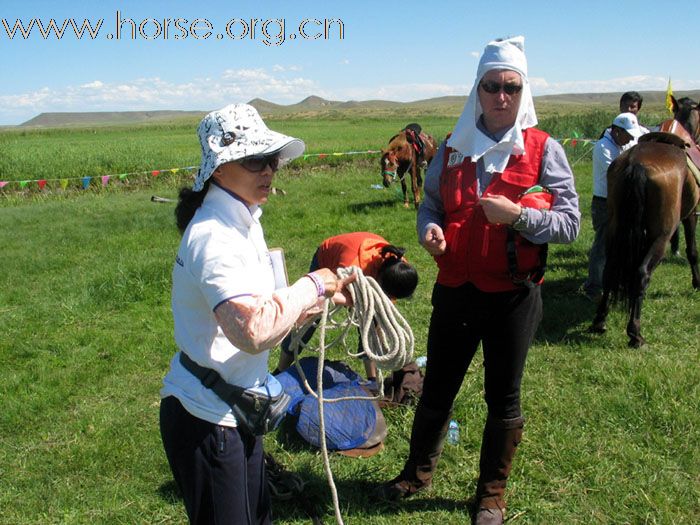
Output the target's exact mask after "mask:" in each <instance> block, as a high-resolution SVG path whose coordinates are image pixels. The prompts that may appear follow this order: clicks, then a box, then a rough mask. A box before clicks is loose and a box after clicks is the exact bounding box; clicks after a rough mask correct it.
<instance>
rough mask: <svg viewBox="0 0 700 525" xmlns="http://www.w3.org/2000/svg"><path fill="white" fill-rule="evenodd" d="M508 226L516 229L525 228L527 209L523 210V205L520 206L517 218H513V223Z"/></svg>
mask: <svg viewBox="0 0 700 525" xmlns="http://www.w3.org/2000/svg"><path fill="white" fill-rule="evenodd" d="M510 226H511V228H513V229H514V230H517V231H521V230H524V229H525V227H526V226H527V211H526V210H525V206H521V207H520V215H518V218H517V219H515V222H513V224H511V225H510Z"/></svg>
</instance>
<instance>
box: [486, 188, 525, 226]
mask: <svg viewBox="0 0 700 525" xmlns="http://www.w3.org/2000/svg"><path fill="white" fill-rule="evenodd" d="M479 205H480V206H481V208H482V209H483V210H484V214H486V219H488V221H489V222H490V223H491V224H507V225H511V224H513V223H514V222H515V221H516V220H517V218H518V217H519V216H520V210H521V206H520V205H519V204H516V203H514V202H513V201H512V200H510V199H509V198H508V197H505V196H503V195H484V196H483V197H481V199H479Z"/></svg>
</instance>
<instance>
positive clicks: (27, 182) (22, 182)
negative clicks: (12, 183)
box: [19, 180, 29, 189]
mask: <svg viewBox="0 0 700 525" xmlns="http://www.w3.org/2000/svg"><path fill="white" fill-rule="evenodd" d="M27 184H29V181H28V180H21V181H19V187H20V188H22V189H24V188H26V187H27Z"/></svg>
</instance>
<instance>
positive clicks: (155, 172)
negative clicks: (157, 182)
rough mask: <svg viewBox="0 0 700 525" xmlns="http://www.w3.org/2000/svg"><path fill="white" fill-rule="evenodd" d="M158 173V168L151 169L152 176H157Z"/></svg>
mask: <svg viewBox="0 0 700 525" xmlns="http://www.w3.org/2000/svg"><path fill="white" fill-rule="evenodd" d="M159 173H160V171H158V170H153V171H152V172H151V175H153V176H154V177H157V176H158V174H159Z"/></svg>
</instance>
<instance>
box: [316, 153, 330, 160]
mask: <svg viewBox="0 0 700 525" xmlns="http://www.w3.org/2000/svg"><path fill="white" fill-rule="evenodd" d="M327 156H328V155H326V154H325V153H319V154H318V158H319V159H325V158H326V157H327Z"/></svg>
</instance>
